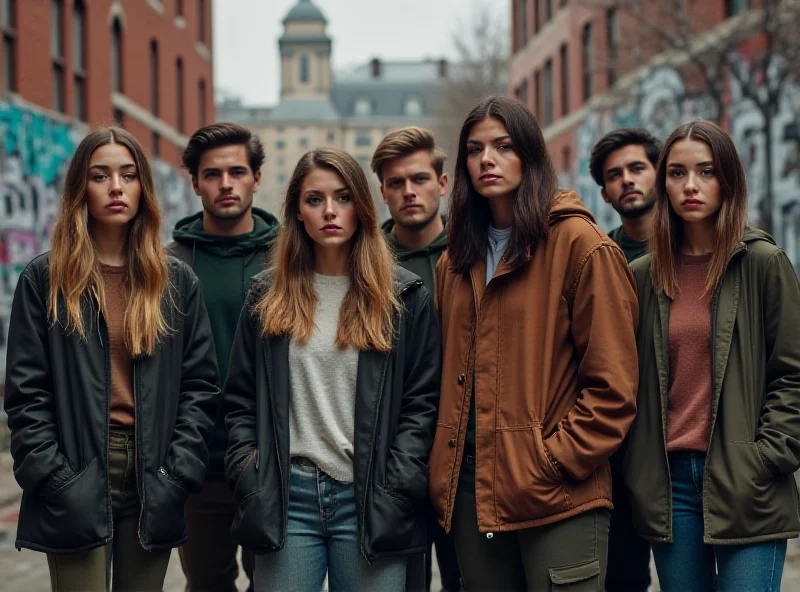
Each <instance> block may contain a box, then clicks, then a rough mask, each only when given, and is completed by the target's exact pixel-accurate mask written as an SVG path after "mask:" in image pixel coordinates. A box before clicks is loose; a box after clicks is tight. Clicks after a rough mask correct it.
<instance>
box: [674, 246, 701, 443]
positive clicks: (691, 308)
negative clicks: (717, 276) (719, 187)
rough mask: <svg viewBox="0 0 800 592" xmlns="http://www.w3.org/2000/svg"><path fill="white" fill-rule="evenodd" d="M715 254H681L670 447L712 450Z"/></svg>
mask: <svg viewBox="0 0 800 592" xmlns="http://www.w3.org/2000/svg"><path fill="white" fill-rule="evenodd" d="M710 260H711V255H710V254H708V255H681V262H680V265H679V266H678V269H677V274H678V285H679V286H680V294H679V295H678V297H677V298H676V299H675V300H673V301H672V305H671V306H670V311H669V374H670V376H669V379H670V384H669V409H668V413H667V451H669V452H672V451H675V450H695V451H699V452H706V450H707V448H708V441H709V436H710V433H709V432H710V430H711V373H712V360H711V295H710V294H707V295H705V296H702V294H703V286H704V285H705V282H706V274H707V273H708V262H709V261H710Z"/></svg>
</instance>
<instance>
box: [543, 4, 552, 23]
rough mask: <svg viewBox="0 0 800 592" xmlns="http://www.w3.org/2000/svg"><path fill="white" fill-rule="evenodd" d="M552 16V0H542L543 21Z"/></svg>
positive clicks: (547, 20) (548, 19)
mask: <svg viewBox="0 0 800 592" xmlns="http://www.w3.org/2000/svg"><path fill="white" fill-rule="evenodd" d="M551 18H553V0H544V22H546V23H549V22H550V19H551Z"/></svg>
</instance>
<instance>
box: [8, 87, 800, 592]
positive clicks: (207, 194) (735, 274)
mask: <svg viewBox="0 0 800 592" xmlns="http://www.w3.org/2000/svg"><path fill="white" fill-rule="evenodd" d="M444 161H445V155H444V154H443V153H442V152H441V151H440V150H438V149H437V148H436V147H435V144H434V139H433V137H432V135H431V134H430V132H428V131H426V130H423V129H420V128H404V129H401V130H398V131H395V132H392V133H390V134H389V135H388V136H386V138H384V139H383V141H382V142H381V143H380V145H379V146H378V148H377V150H376V151H375V154H374V158H373V161H372V169H373V171H374V172H375V174H376V175H377V177H378V179H379V181H380V184H381V194H382V197H383V200H384V202H385V203H386V204H387V206H388V209H389V212H390V214H391V220H390V221H388V222H387V223H385V224H384V225H383V228H381V226H380V225H379V216H378V212H377V210H376V208H375V205H374V202H373V198H372V196H371V195H370V189H369V183H368V181H367V178H366V176H365V173H364V172H363V171H362V169H361V168H360V166H359V165H358V163H357V162H356V160H355V159H353V158H352V157H351V156H350V155H348V154H347V153H345V152H343V151H341V150H337V149H332V148H318V149H315V150H312V151H310V152H308V153H306V154H305V155H304V156H303V157H302V158H301V159H300V162H299V163H298V164H297V167H296V169H295V171H294V174H293V175H292V177H291V180H290V182H289V185H288V189H287V192H286V197H285V201H284V203H283V212H282V217H281V220H280V221H279V220H278V219H276V218H275V217H274V216H272V215H271V214H268V213H267V212H264V211H262V210H259V209H257V208H254V207H253V194H254V193H256V191H257V190H258V187H259V183H260V180H261V173H260V168H261V166H262V164H263V162H264V151H263V147H262V146H261V143H260V142H259V140H258V139H257V138H256V137H255V136H253V135H252V134H251V133H250V132H249V131H248V130H247V129H245V128H243V127H241V126H238V125H234V124H228V123H219V124H213V125H210V126H207V127H204V128H202V129H200V130H199V131H197V132H196V133H195V134H194V135H193V136H192V137H191V140H190V142H189V144H188V146H187V148H186V150H185V152H184V154H183V164H184V166H185V168H186V169H187V170H188V172H189V174H190V176H191V179H192V184H193V187H194V190H195V192H196V193H197V195H198V196H199V197H200V198H201V200H202V205H203V209H202V212H200V213H198V214H196V215H194V216H191V217H189V218H186V219H184V220H182V221H180V222H179V223H178V224H177V225H176V227H175V230H174V233H173V236H174V239H175V240H174V242H173V243H171V244H170V245H168V246H167V247H166V248H165V247H164V246H162V244H161V242H160V238H159V237H160V233H159V230H160V224H161V216H160V213H159V209H158V202H157V198H156V195H155V190H154V186H153V180H152V175H151V171H150V165H149V164H148V161H147V159H146V157H145V155H144V153H143V151H142V149H141V147H140V145H139V143H138V142H137V141H136V139H135V138H134V137H133V136H131V134H130V133H128V132H126V131H125V130H123V129H119V128H116V127H109V128H101V129H98V130H96V131H93V132H92V133H90V134H89V135H88V136H87V137H86V138H85V139H84V140H83V141H82V142H81V144H80V145H79V147H78V149H77V151H76V153H75V155H74V157H73V159H72V161H71V163H70V166H69V169H68V171H67V175H66V180H65V186H64V192H63V197H62V200H61V205H60V210H59V216H58V220H57V223H56V225H55V229H54V232H53V237H52V248H51V250H50V251H49V252H47V253H45V254H43V255H40V256H39V257H37V258H35V259H34V260H33V261H32V262H31V263H30V264H29V265H28V266H27V267H26V269H25V270H24V271H23V272H22V274H21V276H20V277H19V281H18V284H17V289H16V293H15V296H14V301H13V305H12V313H11V322H10V329H9V350H8V359H7V371H6V390H5V393H6V394H5V401H4V404H5V410H6V412H7V414H8V424H9V428H10V430H11V453H12V456H13V458H14V473H15V476H16V479H17V481H18V482H19V484H20V486H21V487H22V489H23V498H22V502H21V508H20V517H19V528H18V532H17V542H16V545H17V547H20V548H21V547H25V548H29V549H33V550H36V551H41V552H44V553H46V554H47V560H48V564H49V568H50V577H51V583H52V588H53V590H55V591H59V592H60V591H64V590H106V589H113V590H161V589H162V586H163V581H164V577H165V573H166V570H167V565H168V562H169V558H170V552H171V549H173V548H175V547H180V558H181V563H182V566H183V570H184V572H185V574H186V576H187V581H188V584H187V589H188V590H191V591H199V590H212V591H224V592H229V591H234V590H236V584H235V580H236V578H237V574H238V565H237V553H238V548H239V546H241V547H242V564H243V567H244V570H245V572H246V573H247V575H248V577H249V579H250V581H251V583H250V586H251V589H255V590H257V591H262V590H263V591H266V590H320V589H321V588H322V587H323V585H324V582H325V580H326V578H327V583H328V586H329V588H330V589H331V590H392V591H402V590H406V589H424V588H427V587H430V583H431V576H430V573H431V555H432V552H431V544H432V543H435V544H436V555H437V558H438V561H439V565H440V571H441V575H442V585H443V588H444V589H445V590H448V591H454V590H458V589H461V588H463V589H464V590H535V591H539V590H542V591H544V590H565V591H566V590H570V591H580V590H601V589H608V590H610V591H645V590H647V589H648V586H649V585H650V569H649V563H650V552H651V547H652V553H653V556H654V558H655V564H656V568H657V571H658V578H659V583H660V586H661V589H662V590H665V591H687V590H692V591H700V592H705V591H708V592H711V591H714V590H721V591H723V592H729V591H749V590H772V591H778V590H779V588H780V581H781V574H782V569H783V562H784V557H785V552H786V541H787V539H789V538H792V537H795V536H798V534H800V516H799V515H798V490H797V486H796V484H795V481H794V477H793V474H794V472H795V471H796V470H797V469H798V467H800V341H798V339H797V335H798V334H800V284H799V283H798V279H797V275H796V273H795V271H794V269H793V267H792V265H791V263H790V262H789V260H788V258H787V257H786V255H785V254H784V252H783V251H782V250H781V249H779V248H778V247H777V246H776V245H775V243H774V241H773V240H772V239H771V238H770V237H769V236H768V235H767V234H766V233H764V232H762V231H760V230H757V229H754V228H750V227H748V226H747V186H746V181H745V177H744V172H743V167H742V164H741V162H740V160H739V158H738V156H737V153H736V149H735V147H734V145H733V143H732V141H731V139H730V138H729V137H728V136H727V135H726V134H725V132H724V131H722V130H721V129H720V128H718V127H717V126H715V125H714V124H711V123H708V122H704V121H695V122H692V123H689V124H686V125H682V126H680V127H679V128H677V129H676V130H675V131H674V132H673V133H672V134H671V136H670V137H669V138H668V139H667V140H666V142H665V144H664V147H663V149H662V147H661V144H660V143H659V141H658V140H656V139H655V138H653V137H652V136H650V135H649V134H647V133H646V132H643V131H641V130H617V131H614V132H612V133H610V134H608V135H607V136H605V137H604V138H602V139H601V140H600V141H599V142H598V144H597V145H596V146H595V148H594V151H593V152H592V155H591V173H592V175H593V177H594V178H595V180H596V181H597V183H598V185H599V186H600V187H601V193H602V196H603V198H604V199H605V201H607V202H608V203H609V204H611V205H612V206H613V207H614V209H615V210H616V211H617V212H619V214H620V216H621V218H622V226H621V227H620V228H617V229H616V230H614V231H612V232H611V233H610V234H609V235H607V234H605V233H604V232H602V231H601V230H600V229H599V228H598V227H597V226H596V224H595V222H594V219H593V217H592V214H591V213H590V211H589V210H588V209H587V208H586V207H585V206H584V205H583V204H582V203H581V201H580V199H579V198H578V196H577V195H575V194H574V193H573V192H571V191H567V190H563V189H559V187H558V184H557V177H556V173H555V170H554V168H553V165H552V163H551V161H550V158H549V157H548V153H547V147H546V144H545V141H544V138H543V135H542V132H541V129H540V128H539V126H538V124H537V122H536V120H535V118H534V117H533V115H531V113H530V112H529V111H528V110H527V109H526V108H525V107H524V106H523V105H522V104H520V103H519V102H517V101H515V100H513V99H509V98H504V97H490V98H488V99H486V100H484V101H482V102H481V103H480V104H479V105H478V106H476V107H475V109H474V110H473V111H472V112H471V113H470V114H469V116H468V117H467V119H466V121H465V122H464V125H463V127H462V130H461V133H460V137H459V141H458V155H457V158H456V162H455V169H454V178H453V183H452V188H451V189H450V202H449V213H448V215H447V219H446V220H445V219H444V218H443V217H442V216H441V214H440V212H439V203H440V199H441V198H442V197H443V196H445V195H446V194H447V193H448V189H449V187H448V184H449V179H448V176H447V174H446V173H444ZM628 264H630V267H629V266H628ZM423 556H424V557H425V558H426V559H427V569H425V570H424V569H423V568H422V565H423V563H422V561H421V559H422V557H423ZM425 572H427V575H426V576H425V575H422V574H425ZM426 579H427V581H426Z"/></svg>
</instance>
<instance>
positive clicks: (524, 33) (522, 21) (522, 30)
mask: <svg viewBox="0 0 800 592" xmlns="http://www.w3.org/2000/svg"><path fill="white" fill-rule="evenodd" d="M517 7H518V13H517V47H524V46H525V42H526V41H527V40H528V0H517Z"/></svg>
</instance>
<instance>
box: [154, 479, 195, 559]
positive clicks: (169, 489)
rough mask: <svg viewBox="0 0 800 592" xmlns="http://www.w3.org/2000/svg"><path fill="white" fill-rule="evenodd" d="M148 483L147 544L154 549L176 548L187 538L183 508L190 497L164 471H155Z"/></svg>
mask: <svg viewBox="0 0 800 592" xmlns="http://www.w3.org/2000/svg"><path fill="white" fill-rule="evenodd" d="M151 483H152V484H153V487H152V489H151V490H150V491H147V493H146V495H147V498H146V499H147V519H146V520H147V529H146V530H147V539H148V542H149V544H151V545H153V546H156V547H164V546H175V545H176V544H177V543H178V542H180V540H181V539H183V538H184V537H185V536H186V519H185V517H184V506H185V504H186V498H187V497H188V495H189V494H188V492H187V491H186V490H185V489H184V488H183V486H182V485H181V484H180V483H178V481H176V480H175V479H174V478H173V477H171V476H170V474H169V473H168V472H167V470H166V469H165V468H164V467H159V468H158V470H157V471H156V478H155V479H153V480H152V481H151ZM148 498H149V499H148Z"/></svg>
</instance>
